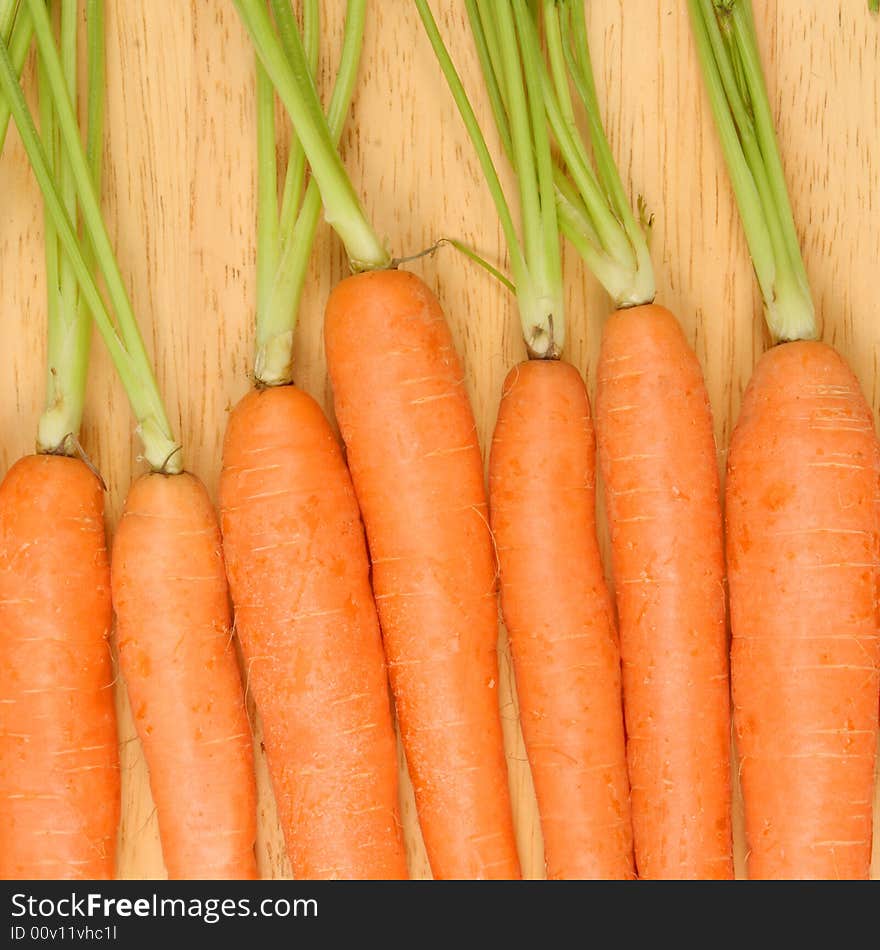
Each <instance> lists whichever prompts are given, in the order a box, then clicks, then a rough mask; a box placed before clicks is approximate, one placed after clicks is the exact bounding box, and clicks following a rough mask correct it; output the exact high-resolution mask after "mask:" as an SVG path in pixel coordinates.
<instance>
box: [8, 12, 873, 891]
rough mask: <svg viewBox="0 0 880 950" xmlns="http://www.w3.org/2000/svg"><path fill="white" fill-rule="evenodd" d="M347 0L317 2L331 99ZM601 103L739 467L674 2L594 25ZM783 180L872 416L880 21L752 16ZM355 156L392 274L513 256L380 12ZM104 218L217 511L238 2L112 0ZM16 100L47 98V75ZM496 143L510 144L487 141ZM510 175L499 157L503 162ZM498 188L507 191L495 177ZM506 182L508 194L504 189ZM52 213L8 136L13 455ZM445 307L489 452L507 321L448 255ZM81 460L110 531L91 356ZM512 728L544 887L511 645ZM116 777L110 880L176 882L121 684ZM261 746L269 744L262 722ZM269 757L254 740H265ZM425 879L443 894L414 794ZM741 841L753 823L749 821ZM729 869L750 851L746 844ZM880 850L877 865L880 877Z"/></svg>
mask: <svg viewBox="0 0 880 950" xmlns="http://www.w3.org/2000/svg"><path fill="white" fill-rule="evenodd" d="M433 7H434V10H435V13H436V15H437V16H438V18H439V20H440V23H441V27H442V29H443V33H444V35H445V36H446V38H447V40H448V43H449V45H450V47H451V50H452V53H453V56H454V58H455V61H456V63H457V65H458V66H459V68H460V70H461V72H462V74H463V78H464V80H465V82H466V85H467V87H468V89H469V90H470V91H471V93H472V96H473V101H474V104H475V106H476V108H477V111H478V114H479V115H480V117H481V119H482V120H483V121H484V128H486V129H487V130H489V129H490V116H489V112H488V108H487V102H486V99H485V96H484V95H483V94H482V89H481V82H480V78H479V72H478V68H477V64H476V60H475V56H474V51H473V48H472V45H471V40H470V37H469V34H468V32H467V30H466V24H465V17H464V10H463V3H462V2H461V0H435V2H434V3H433ZM343 8H344V2H343V0H324V2H322V9H323V11H324V15H325V17H326V28H325V30H324V32H323V36H324V37H325V47H324V52H325V58H324V68H323V73H324V74H323V84H324V87H325V88H326V86H327V82H328V79H329V75H330V70H331V68H332V66H333V63H334V62H335V57H336V55H337V52H338V45H339V39H340V36H341V23H342V11H343ZM587 12H588V19H589V26H590V29H591V36H592V48H593V55H594V65H595V69H596V73H597V82H598V87H599V95H600V98H601V100H602V105H603V107H604V114H605V120H606V125H607V128H608V130H609V133H610V136H611V140H612V146H613V148H614V150H615V154H616V155H617V156H618V160H619V163H620V166H621V169H622V171H623V175H624V178H625V180H626V181H627V182H628V184H629V186H630V189H631V193H632V194H633V196H635V195H636V194H642V195H644V196H645V198H646V199H647V202H648V204H649V206H650V208H651V210H652V211H654V212H655V214H656V222H655V231H654V240H653V248H652V250H653V257H654V262H655V265H656V270H657V275H658V290H659V293H658V300H659V301H661V302H663V303H664V304H666V305H667V306H669V307H670V308H671V309H673V310H674V311H675V312H676V313H677V314H678V315H679V317H680V319H681V321H682V324H683V326H684V328H685V331H686V333H687V335H688V338H689V339H690V340H691V342H692V343H693V345H694V347H695V348H696V351H697V354H698V356H699V358H700V361H701V363H702V365H703V368H704V370H705V373H706V380H707V383H708V387H709V393H710V395H711V399H712V406H713V409H714V412H715V425H716V435H717V440H718V448H719V462H720V464H722V465H723V463H724V459H725V453H726V447H727V443H728V438H729V435H730V431H731V427H732V425H733V423H734V421H735V419H736V415H737V411H738V408H739V404H740V400H741V396H742V392H743V388H744V386H745V384H746V382H747V380H748V378H749V375H750V372H751V370H752V367H753V366H754V363H755V361H756V359H757V357H758V356H759V354H760V353H761V351H762V349H763V348H764V346H765V345H766V339H765V336H764V332H763V329H762V322H761V312H760V307H759V305H758V298H757V295H756V289H755V282H754V280H753V276H752V272H751V268H750V265H749V261H748V257H747V254H746V248H745V243H744V240H743V236H742V233H741V231H740V227H739V223H738V219H737V216H736V213H735V208H734V205H733V202H732V198H731V192H730V188H729V185H728V181H727V178H726V175H725V172H724V170H723V167H722V164H721V155H720V151H719V148H718V146H717V142H716V138H715V133H714V129H713V128H712V125H711V121H710V115H709V111H708V107H707V104H706V103H705V102H704V100H703V96H702V91H701V87H700V83H699V77H698V73H697V67H696V61H695V56H694V52H693V49H692V45H691V38H690V35H689V28H688V21H687V14H686V5H685V4H684V2H683V0H626V3H624V2H623V0H592V2H590V3H588V4H587ZM755 12H756V16H757V21H758V29H759V33H760V40H761V51H762V54H763V58H764V63H765V67H766V73H767V78H768V83H769V88H770V95H771V100H772V102H773V105H774V109H775V111H776V115H777V120H778V128H779V135H780V142H781V148H782V154H783V161H784V163H785V168H786V172H787V177H788V181H789V184H790V189H791V193H792V199H793V204H794V211H795V216H796V219H797V223H798V228H799V232H800V234H801V237H802V242H803V248H804V253H805V256H806V263H807V269H808V272H809V276H810V280H811V284H812V287H813V291H814V293H815V298H816V303H817V306H818V309H819V312H820V314H821V318H822V322H823V336H824V338H825V339H826V340H827V341H828V342H830V343H833V344H834V345H835V346H837V347H838V348H839V349H840V350H841V352H842V353H843V354H844V355H845V356H846V357H847V359H849V361H850V362H851V364H852V366H853V367H854V369H855V371H856V372H857V374H858V375H859V378H860V379H861V381H862V385H863V386H864V388H865V391H866V393H867V395H868V397H869V399H870V400H871V401H872V403H873V406H874V408H875V410H876V409H877V408H878V406H880V314H878V310H877V295H876V279H877V272H878V266H880V160H878V158H877V156H878V154H880V20H878V19H877V18H876V17H874V18H872V17H871V16H870V15H869V14H868V12H867V9H866V3H865V2H864V0H846V2H843V0H841V2H829V0H798V2H795V0H766V2H765V0H755ZM369 13H370V15H369V22H368V27H367V33H366V40H365V48H364V55H363V64H362V68H361V74H360V84H359V87H358V90H357V93H356V102H355V106H354V110H353V115H352V117H351V120H350V121H349V124H348V129H347V132H346V133H345V136H344V140H343V148H344V157H345V161H346V164H347V167H348V168H349V169H350V170H351V173H352V176H353V178H354V181H355V184H356V186H357V187H358V188H359V189H360V191H361V193H362V194H363V195H364V196H365V200H366V205H367V209H368V211H369V213H370V214H371V215H372V217H373V220H374V221H375V223H376V225H377V227H378V230H379V231H380V233H382V234H386V235H388V237H389V240H390V244H391V246H392V248H393V250H394V252H395V253H396V254H409V253H412V252H415V251H418V250H420V249H422V248H424V247H426V246H428V245H430V244H431V243H433V242H434V241H435V240H436V239H437V238H438V237H440V236H443V235H451V236H457V237H460V238H462V239H464V240H465V241H468V242H469V243H471V244H473V245H475V246H476V247H477V248H479V249H480V250H481V251H482V252H484V254H485V255H486V256H488V257H489V258H490V259H492V260H496V259H502V260H503V255H504V251H503V242H502V237H501V232H500V229H499V227H498V225H497V219H496V215H495V212H494V210H493V207H492V205H491V202H490V199H489V197H488V193H487V191H486V189H485V187H484V186H483V183H482V181H481V178H480V174H479V170H478V167H477V165H476V162H475V160H474V157H473V153H472V149H471V146H470V144H469V142H468V140H467V139H466V136H465V133H464V131H463V129H462V125H461V122H460V120H459V118H458V115H457V113H456V112H455V111H454V107H453V105H452V102H451V99H450V96H449V93H448V90H447V88H446V86H445V83H444V81H443V79H442V77H441V74H440V72H439V70H438V68H437V67H436V64H435V61H434V59H433V56H432V54H431V51H430V47H429V45H428V43H427V41H426V39H425V37H424V35H423V33H422V31H421V26H420V24H419V21H418V18H417V15H416V12H415V9H414V7H413V5H412V4H411V3H410V2H409V0H372V2H371V3H370V7H369ZM107 58H108V112H107V141H106V154H107V158H106V165H105V167H106V180H105V187H104V204H105V209H106V216H107V220H108V221H109V224H110V227H111V232H112V236H113V237H114V240H115V246H116V248H117V253H118V256H119V260H120V262H121V265H122V269H123V272H124V274H125V276H126V278H127V283H128V287H129V289H130V291H131V295H132V298H133V300H134V304H135V309H136V311H137V313H138V314H139V316H140V320H141V323H142V326H143V331H144V334H145V336H146V339H147V341H148V345H149V348H150V350H151V352H152V353H153V354H154V357H155V361H156V365H157V367H158V378H159V382H160V386H161V388H162V391H163V393H164V395H165V398H166V400H167V403H168V407H169V411H170V415H171V418H172V420H173V421H174V423H175V424H176V426H177V429H178V432H179V433H181V435H182V437H183V441H184V445H185V451H186V463H187V467H189V468H190V469H192V470H193V471H195V472H196V473H198V474H199V475H200V476H201V477H202V478H203V479H204V481H205V482H206V483H207V485H208V488H209V489H210V490H211V491H212V492H214V491H216V486H217V477H218V473H219V468H220V447H221V440H222V437H223V431H224V428H225V424H226V415H227V412H228V410H229V409H230V407H231V406H232V405H233V404H234V403H235V402H236V401H237V400H238V399H239V398H240V397H241V396H242V395H243V394H244V393H245V392H246V391H247V389H248V387H249V385H250V381H249V378H248V373H249V370H250V367H251V360H252V342H253V316H254V291H255V284H254V224H255V222H254V185H255V178H254V160H255V144H254V143H255V135H254V128H255V126H254V98H253V59H252V53H251V50H250V48H249V46H248V43H247V41H246V38H245V36H244V33H243V30H242V28H241V26H240V24H239V21H238V19H237V16H236V13H235V10H234V8H233V5H232V2H231V0H190V2H189V3H187V2H184V0H149V2H144V0H108V17H107ZM26 82H27V84H28V86H29V88H31V89H32V87H33V85H34V83H33V72H32V70H29V72H28V74H27V79H26ZM489 138H490V141H491V142H493V143H494V142H495V140H494V136H492V135H490V136H489ZM496 154H497V152H496ZM505 174H506V170H505ZM505 180H507V179H505ZM41 220H42V207H41V202H40V199H39V196H38V191H37V188H36V186H35V184H34V182H33V180H32V178H31V176H30V173H29V171H28V168H27V164H26V161H25V159H24V156H23V152H22V150H21V147H20V144H19V142H18V138H17V135H16V133H15V132H14V131H11V132H10V138H9V141H8V144H7V147H6V150H5V154H4V156H3V158H2V161H0V300H2V317H0V361H2V373H0V454H2V460H0V462H2V466H3V471H5V470H6V468H8V466H9V465H10V464H11V463H12V462H13V461H14V460H15V459H16V458H17V457H18V456H19V455H21V454H23V453H27V452H30V451H32V450H33V447H34V439H35V432H36V423H37V419H38V416H39V413H40V409H41V403H42V398H43V382H44V316H45V294H44V275H43V258H42V245H41ZM413 269H414V270H417V271H418V272H419V273H421V274H422V275H423V276H424V277H425V279H426V280H427V281H428V283H429V284H430V285H431V286H432V287H434V288H435V289H436V291H437V293H438V294H439V296H440V299H441V301H442V303H443V305H444V307H445V310H446V313H447V315H448V317H449V322H450V324H451V326H452V330H453V333H454V335H455V339H456V342H457V344H458V347H459V351H460V352H461V354H462V356H463V359H464V362H465V365H466V369H467V380H468V387H469V392H470V395H471V398H472V399H473V404H474V409H475V412H476V417H477V422H478V427H479V434H480V437H481V439H482V442H483V444H484V445H486V444H487V443H488V439H489V437H490V434H491V431H492V427H493V424H494V420H495V414H496V410H497V405H498V399H499V392H500V386H501V382H502V379H503V377H504V374H505V372H506V370H507V369H508V368H509V367H510V366H511V364H512V363H513V362H514V361H516V360H519V359H520V358H522V356H523V346H522V343H521V340H520V337H519V327H518V320H517V317H516V314H515V311H514V309H513V306H512V300H511V298H510V297H509V296H508V294H507V293H506V291H504V289H503V288H502V287H500V286H499V285H497V284H496V283H494V282H493V280H492V279H491V278H490V277H488V276H487V275H485V274H484V273H483V272H482V271H481V270H479V269H478V268H476V267H475V266H472V265H471V264H469V263H468V262H466V261H464V260H463V259H462V258H460V257H458V256H457V255H456V253H455V252H454V251H452V250H443V251H441V252H439V253H438V254H436V255H435V256H434V257H433V258H429V259H425V260H423V261H421V262H420V263H418V264H415V265H413ZM344 273H345V260H344V256H343V254H342V252H341V250H340V246H339V244H338V242H337V241H336V240H335V238H334V237H333V236H332V235H331V234H330V232H329V230H328V229H327V228H326V227H322V230H321V231H320V235H319V238H318V240H317V243H316V247H315V252H314V257H313V268H312V273H311V277H310V281H309V286H308V289H307V291H306V294H305V296H304V299H303V303H302V308H301V318H300V326H299V330H298V335H297V352H296V358H297V363H296V365H297V369H296V376H297V382H298V383H299V384H300V385H301V386H303V387H304V388H305V389H307V390H308V391H309V392H310V393H312V394H313V395H314V396H316V397H317V398H318V399H319V400H322V401H323V402H324V404H325V405H326V407H327V409H328V411H331V408H332V407H331V400H330V392H329V387H328V383H327V377H326V373H325V365H324V356H323V349H322V344H321V322H322V307H323V302H324V300H325V298H326V296H327V293H328V290H329V288H330V286H331V285H332V284H333V283H334V282H335V281H336V280H338V279H339V278H341V277H342V276H343V275H344ZM566 285H567V306H568V321H569V336H568V344H567V349H566V357H567V358H568V359H569V360H570V361H572V362H573V363H575V364H576V365H577V366H578V367H579V368H580V369H581V370H582V371H583V372H584V373H585V374H586V376H587V380H588V382H589V384H590V386H591V388H592V383H593V372H594V368H595V361H596V356H597V350H598V342H599V338H600V331H601V327H602V321H603V318H604V316H605V314H606V312H607V311H608V308H609V304H608V301H607V299H606V298H605V296H604V295H603V293H602V292H601V290H600V289H599V288H598V286H597V285H596V283H595V282H594V281H593V280H592V279H591V278H590V277H589V276H587V275H586V274H585V273H584V270H583V268H582V267H581V266H580V264H579V262H578V260H577V259H576V257H575V255H574V254H572V253H567V254H566ZM83 441H84V444H85V446H86V447H87V449H88V451H89V452H90V453H91V455H92V457H93V458H94V459H95V460H96V462H97V464H98V466H99V467H100V470H101V471H102V473H103V475H104V477H105V479H106V481H107V483H108V485H109V495H108V504H107V510H108V528H109V530H110V531H112V530H113V527H114V525H115V522H116V519H117V517H118V515H119V511H120V508H121V505H122V500H123V498H124V495H125V492H126V488H127V486H128V485H129V483H130V481H131V479H132V477H133V476H134V475H136V474H137V473H138V472H140V471H141V470H142V468H143V465H142V463H141V462H140V461H139V459H138V446H137V443H136V441H135V439H134V437H133V433H132V421H131V418H130V415H129V411H128V407H127V404H126V401H125V397H124V394H123V392H122V389H121V388H120V386H119V384H118V383H117V382H116V381H115V379H114V377H113V374H112V372H111V370H110V367H109V364H108V361H107V359H106V357H105V354H104V353H103V351H102V346H101V344H100V341H98V342H96V346H95V356H94V362H93V372H92V375H91V382H90V398H89V406H88V411H87V419H86V423H85V429H84V439H83ZM500 658H501V667H502V687H503V688H502V693H501V700H502V704H503V710H502V712H503V716H504V720H505V727H506V732H507V753H508V761H509V766H510V784H511V791H512V795H513V800H514V806H515V810H516V815H517V827H518V836H519V845H520V851H521V855H522V859H523V866H524V871H525V873H526V874H527V875H528V876H540V875H541V873H542V867H543V858H542V851H541V836H540V830H539V827H538V823H537V819H536V812H535V806H534V800H533V792H532V787H531V780H530V777H529V771H528V765H527V762H526V759H525V755H524V752H523V748H522V743H521V740H520V737H519V733H518V727H517V712H516V705H515V701H514V698H513V694H512V691H511V673H510V660H509V654H508V652H507V648H506V644H505V642H504V639H503V631H502V640H501V648H500ZM118 697H119V710H120V715H121V743H122V767H123V820H122V826H121V830H120V838H119V872H120V874H121V875H122V876H124V877H157V876H162V875H163V874H164V870H163V865H162V857H161V849H160V846H159V842H158V836H157V824H156V816H155V813H154V809H153V805H152V802H151V799H150V793H149V785H148V776H147V771H146V768H145V765H144V761H143V757H142V754H141V751H140V748H139V745H138V741H137V739H136V737H135V736H134V733H133V730H132V724H131V719H130V715H129V711H128V708H127V701H126V698H125V691H124V684H122V683H121V682H120V683H119V685H118ZM257 725H258V724H257ZM258 734H259V733H258ZM256 748H257V758H258V762H259V769H260V783H261V804H260V838H259V842H258V848H259V854H260V863H261V867H262V871H263V873H264V874H265V875H267V876H282V875H286V874H288V873H289V868H288V866H287V863H286V858H285V856H284V849H283V845H282V843H281V838H280V834H279V832H278V828H277V825H276V821H275V817H274V806H273V803H272V796H271V791H270V789H269V786H268V782H267V777H266V772H265V766H264V763H263V760H262V756H261V755H260V754H259V741H258V739H257V742H256ZM404 798H405V801H404V813H405V820H406V827H407V835H408V841H409V845H410V858H411V867H412V872H413V874H414V875H415V876H425V875H427V873H428V871H427V864H426V862H425V858H424V853H423V849H422V845H421V841H420V838H419V834H418V830H417V824H416V822H415V818H414V810H413V807H412V801H411V796H410V793H409V788H408V785H407V786H406V788H405V793H404ZM736 820H737V828H738V829H739V825H740V821H739V813H738V811H737V816H736ZM737 855H738V867H739V870H740V872H742V857H743V843H742V836H741V833H740V832H739V830H738V832H737ZM878 874H880V847H875V876H877V875H878Z"/></svg>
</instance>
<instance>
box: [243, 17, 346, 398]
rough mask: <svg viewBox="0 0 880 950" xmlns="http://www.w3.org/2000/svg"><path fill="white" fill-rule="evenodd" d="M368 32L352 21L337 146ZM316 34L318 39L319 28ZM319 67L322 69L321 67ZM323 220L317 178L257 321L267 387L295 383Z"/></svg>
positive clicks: (332, 117)
mask: <svg viewBox="0 0 880 950" xmlns="http://www.w3.org/2000/svg"><path fill="white" fill-rule="evenodd" d="M316 17H317V10H315V11H314V13H313V15H312V19H313V22H315V24H316V26H317V20H316ZM306 22H308V10H307V17H306ZM363 28H364V21H363V18H361V17H357V16H355V17H347V18H346V21H345V35H344V37H343V41H342V54H341V56H340V65H339V70H338V71H337V74H336V81H335V83H334V85H333V93H332V95H331V97H330V106H329V108H328V111H327V124H328V127H329V129H330V135H331V138H332V141H333V143H334V145H335V144H336V143H337V142H338V141H339V138H340V136H341V135H342V129H343V127H344V125H345V119H346V116H347V115H348V111H349V108H350V107H351V98H352V95H353V93H354V86H355V82H356V80H357V71H358V66H359V65H360V50H361V48H362V46H363ZM314 32H315V33H316V34H317V28H316V29H315V31H314ZM314 65H315V67H316V66H317V63H315V64H314ZM294 145H298V143H297V142H296V140H295V142H294V143H293V144H292V145H291V148H292V149H293V148H294ZM320 214H321V192H320V190H319V188H318V183H317V181H316V180H315V179H314V178H312V179H311V181H309V184H308V187H307V188H306V192H305V197H304V198H303V202H302V206H301V208H300V211H299V214H298V216H297V217H296V218H295V219H294V220H293V221H292V222H290V223H287V222H285V221H284V219H283V213H282V222H281V239H282V240H281V249H280V257H279V259H278V260H277V261H276V268H275V274H274V277H273V280H272V282H271V285H270V286H269V287H268V289H267V295H266V298H265V305H264V306H263V307H261V309H260V310H259V312H258V315H257V354H256V359H255V362H254V375H255V376H256V378H257V380H258V381H259V382H261V383H263V384H264V385H267V386H279V385H284V384H285V383H289V382H290V381H291V380H292V378H293V334H294V330H295V329H296V321H297V315H298V311H299V302H300V299H301V297H302V291H303V287H304V285H305V280H306V274H307V271H308V263H309V257H310V255H311V249H312V244H313V243H314V239H315V232H316V230H317V227H318V220H319V218H320Z"/></svg>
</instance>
